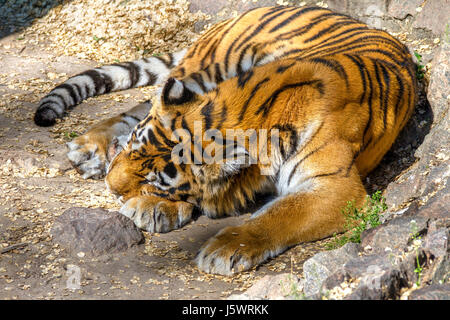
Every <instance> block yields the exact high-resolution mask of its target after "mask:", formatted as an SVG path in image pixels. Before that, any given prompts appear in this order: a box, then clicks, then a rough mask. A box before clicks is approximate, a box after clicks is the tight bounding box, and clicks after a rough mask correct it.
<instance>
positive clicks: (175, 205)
mask: <svg viewBox="0 0 450 320" xmlns="http://www.w3.org/2000/svg"><path fill="white" fill-rule="evenodd" d="M193 210H194V206H193V205H192V204H190V203H187V202H182V201H169V200H165V199H162V198H158V197H154V196H138V197H134V198H131V199H129V200H128V201H127V202H125V204H124V205H123V206H122V208H121V209H120V211H119V212H120V213H121V214H123V215H124V216H126V217H128V218H130V219H131V220H133V222H134V223H135V224H136V226H137V227H139V228H141V229H144V230H147V231H149V232H169V231H171V230H175V229H179V228H181V227H183V226H184V225H186V224H187V223H188V222H189V221H191V218H192V213H193Z"/></svg>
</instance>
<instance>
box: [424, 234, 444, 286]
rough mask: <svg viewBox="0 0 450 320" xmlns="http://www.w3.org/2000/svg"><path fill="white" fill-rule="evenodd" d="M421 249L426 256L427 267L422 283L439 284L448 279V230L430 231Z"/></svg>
mask: <svg viewBox="0 0 450 320" xmlns="http://www.w3.org/2000/svg"><path fill="white" fill-rule="evenodd" d="M422 249H423V250H424V252H425V255H426V256H427V260H428V261H427V265H429V267H428V268H427V270H425V273H424V275H423V279H422V282H424V283H427V282H431V283H439V282H440V281H442V282H444V283H445V282H447V281H448V280H449V279H450V254H449V253H450V237H449V229H448V227H447V228H440V229H437V230H433V231H430V232H429V233H428V234H427V236H426V238H425V241H424V244H423V247H422Z"/></svg>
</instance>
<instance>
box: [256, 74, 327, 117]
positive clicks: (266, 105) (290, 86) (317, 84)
mask: <svg viewBox="0 0 450 320" xmlns="http://www.w3.org/2000/svg"><path fill="white" fill-rule="evenodd" d="M308 85H315V87H314V88H315V89H317V90H319V92H320V94H321V95H322V94H323V93H324V92H323V87H322V86H323V84H322V82H321V81H320V80H311V81H304V82H298V83H292V84H288V85H285V86H283V87H281V88H280V89H278V90H276V91H275V92H274V93H273V94H272V95H271V96H270V97H269V98H267V99H266V101H264V103H263V104H261V106H260V107H259V108H258V110H257V111H256V114H260V113H261V112H262V113H263V116H264V117H265V116H267V114H268V113H269V111H270V108H271V107H272V106H273V104H274V103H275V101H276V99H277V98H278V96H279V95H280V94H281V93H282V92H283V91H285V90H288V89H293V88H298V87H301V86H308Z"/></svg>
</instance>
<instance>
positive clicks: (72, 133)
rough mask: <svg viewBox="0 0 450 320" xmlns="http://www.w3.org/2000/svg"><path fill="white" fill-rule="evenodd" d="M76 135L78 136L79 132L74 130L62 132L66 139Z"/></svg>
mask: <svg viewBox="0 0 450 320" xmlns="http://www.w3.org/2000/svg"><path fill="white" fill-rule="evenodd" d="M78 136H79V134H78V133H76V132H74V131H72V132H64V138H65V139H66V140H72V139H73V138H76V137H78Z"/></svg>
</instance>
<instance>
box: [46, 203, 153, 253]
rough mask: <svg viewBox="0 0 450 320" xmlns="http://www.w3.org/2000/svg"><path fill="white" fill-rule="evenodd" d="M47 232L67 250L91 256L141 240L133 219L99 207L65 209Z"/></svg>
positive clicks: (128, 245)
mask: <svg viewBox="0 0 450 320" xmlns="http://www.w3.org/2000/svg"><path fill="white" fill-rule="evenodd" d="M51 234H52V236H53V241H55V242H56V243H59V244H60V245H61V246H62V247H64V248H66V249H67V250H68V251H69V252H72V253H74V254H78V253H80V252H82V253H83V254H90V255H93V256H98V255H102V254H107V253H114V252H119V251H124V250H127V249H129V248H130V247H132V246H134V245H136V244H139V243H141V242H143V240H144V237H143V235H142V232H141V231H140V230H139V229H138V228H137V227H136V226H135V225H134V223H133V221H131V220H130V219H128V218H127V217H125V216H123V215H121V214H120V213H118V212H109V211H107V210H104V209H101V208H96V209H90V208H77V207H75V208H70V209H67V210H66V211H64V213H63V214H62V215H61V216H59V217H58V218H57V219H56V221H55V223H54V225H53V228H52V229H51Z"/></svg>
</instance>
